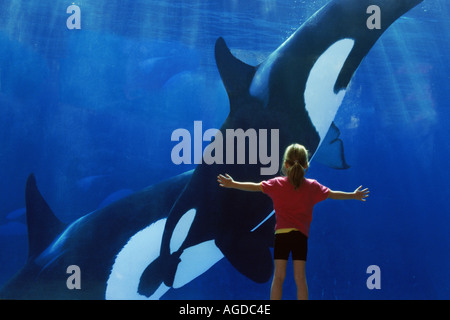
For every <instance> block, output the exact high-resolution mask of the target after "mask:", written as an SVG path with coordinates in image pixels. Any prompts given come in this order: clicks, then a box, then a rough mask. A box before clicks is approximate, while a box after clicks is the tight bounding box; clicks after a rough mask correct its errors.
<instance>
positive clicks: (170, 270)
mask: <svg viewBox="0 0 450 320" xmlns="http://www.w3.org/2000/svg"><path fill="white" fill-rule="evenodd" d="M180 262H181V260H180V254H179V253H175V254H172V255H170V256H169V257H168V259H163V258H162V257H159V258H157V259H156V260H155V261H153V262H152V263H151V264H149V266H148V267H147V268H146V269H145V270H144V272H143V273H142V275H141V279H140V282H139V287H138V293H139V294H141V295H144V296H146V297H150V296H151V295H153V294H154V293H155V292H156V290H158V288H159V287H160V286H161V284H163V283H164V284H165V285H166V286H167V287H172V286H173V281H174V279H175V273H176V272H177V267H178V264H179V263H180Z"/></svg>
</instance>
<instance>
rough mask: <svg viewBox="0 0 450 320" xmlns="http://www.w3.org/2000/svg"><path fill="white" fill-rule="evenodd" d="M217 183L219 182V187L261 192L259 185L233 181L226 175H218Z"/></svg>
mask: <svg viewBox="0 0 450 320" xmlns="http://www.w3.org/2000/svg"><path fill="white" fill-rule="evenodd" d="M217 182H219V185H220V186H221V187H224V188H232V189H238V190H243V191H253V192H262V187H261V183H253V182H238V181H234V180H233V178H232V177H231V176H230V175H229V174H228V173H225V175H222V174H220V175H219V176H218V177H217Z"/></svg>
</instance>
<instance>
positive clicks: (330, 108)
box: [304, 39, 355, 141]
mask: <svg viewBox="0 0 450 320" xmlns="http://www.w3.org/2000/svg"><path fill="white" fill-rule="evenodd" d="M354 44H355V41H354V40H353V39H343V40H339V41H337V42H335V43H334V44H333V45H331V46H330V47H329V48H328V49H327V50H326V51H325V52H324V53H323V54H322V55H321V56H320V57H319V58H318V59H317V61H316V63H315V64H314V66H313V67H312V69H311V71H310V73H309V76H308V80H307V82H306V88H305V93H304V97H305V107H306V110H307V111H308V114H309V117H310V119H311V122H312V123H313V125H314V126H315V128H316V130H317V132H318V134H319V136H320V140H321V141H322V140H323V139H324V138H325V136H326V134H327V132H328V129H330V125H331V123H332V122H333V120H334V117H335V116H336V113H337V111H338V109H339V107H340V105H341V103H342V100H343V99H344V96H345V90H341V91H339V92H338V93H337V94H336V93H335V92H334V87H335V85H336V81H337V78H338V77H339V74H340V73H341V70H342V67H343V66H344V63H345V61H346V60H347V58H348V56H349V55H350V52H351V51H352V49H353V46H354Z"/></svg>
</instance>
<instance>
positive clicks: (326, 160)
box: [314, 122, 350, 169]
mask: <svg viewBox="0 0 450 320" xmlns="http://www.w3.org/2000/svg"><path fill="white" fill-rule="evenodd" d="M339 135H340V131H339V129H338V127H337V126H336V124H335V123H334V122H333V123H332V124H331V126H330V129H329V130H328V133H327V135H326V136H325V139H324V140H323V141H322V144H321V145H320V147H319V149H318V150H317V151H316V153H315V154H314V160H315V161H317V162H319V163H322V164H324V165H326V166H328V167H331V168H333V169H348V168H350V166H349V165H348V164H347V162H346V161H345V155H344V143H343V142H342V140H341V139H339Z"/></svg>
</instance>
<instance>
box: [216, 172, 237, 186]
mask: <svg viewBox="0 0 450 320" xmlns="http://www.w3.org/2000/svg"><path fill="white" fill-rule="evenodd" d="M217 182H219V185H220V186H221V187H224V188H231V187H233V184H234V180H233V178H232V177H231V176H230V175H229V174H228V173H225V176H224V175H222V174H220V175H218V176H217Z"/></svg>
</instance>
